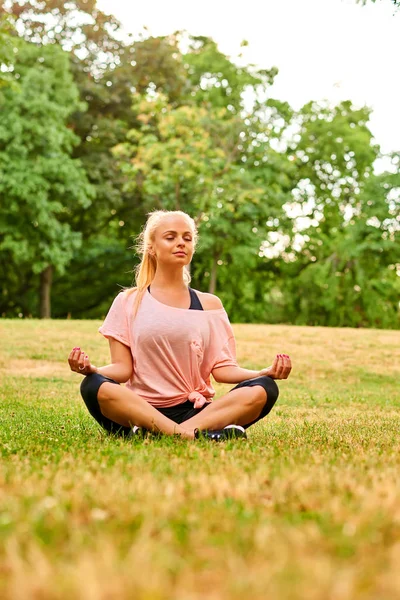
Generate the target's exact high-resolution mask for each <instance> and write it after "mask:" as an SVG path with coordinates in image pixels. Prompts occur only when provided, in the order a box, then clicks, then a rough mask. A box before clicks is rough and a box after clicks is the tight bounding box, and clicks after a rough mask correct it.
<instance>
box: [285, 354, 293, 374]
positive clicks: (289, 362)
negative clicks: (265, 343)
mask: <svg viewBox="0 0 400 600" xmlns="http://www.w3.org/2000/svg"><path fill="white" fill-rule="evenodd" d="M286 368H287V376H286V378H288V377H289V375H290V371H291V370H292V361H291V360H290V356H288V355H287V354H286Z"/></svg>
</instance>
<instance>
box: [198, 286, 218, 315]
mask: <svg viewBox="0 0 400 600" xmlns="http://www.w3.org/2000/svg"><path fill="white" fill-rule="evenodd" d="M194 291H195V292H196V294H198V296H199V300H200V302H201V305H202V307H203V308H204V310H215V309H218V308H224V306H223V304H222V302H221V300H220V299H219V298H218V296H215V295H214V294H207V293H206V292H200V291H199V290H194Z"/></svg>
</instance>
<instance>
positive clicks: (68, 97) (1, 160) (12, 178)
mask: <svg viewBox="0 0 400 600" xmlns="http://www.w3.org/2000/svg"><path fill="white" fill-rule="evenodd" d="M13 43H14V49H15V51H14V60H13V63H12V65H11V66H12V71H11V72H12V75H13V85H10V86H6V87H3V88H0V198H1V205H2V211H1V216H0V250H1V253H2V255H3V257H7V260H8V261H10V262H12V264H13V265H14V267H17V268H19V267H20V266H23V265H27V264H29V265H30V268H31V269H32V272H33V273H40V272H41V271H42V270H43V269H44V268H45V267H47V266H48V265H52V266H53V267H54V268H55V270H56V271H57V272H59V273H64V272H65V269H66V266H67V265H68V263H69V262H70V260H71V258H72V256H73V252H74V250H76V249H77V248H79V247H80V246H81V243H82V235H81V232H80V231H76V230H74V229H73V228H71V225H70V223H69V222H68V218H67V216H68V212H69V209H70V208H71V207H72V206H74V205H79V206H80V207H83V208H85V207H88V206H89V205H90V203H91V197H92V191H91V188H90V186H89V185H88V182H87V178H86V174H85V172H84V170H83V169H82V166H81V164H80V162H79V161H78V160H74V159H72V158H71V157H70V155H71V153H72V149H73V147H74V145H76V143H77V141H78V139H77V137H76V136H75V134H74V133H73V131H72V130H71V129H68V128H67V126H66V122H67V119H68V116H69V115H70V114H71V112H72V110H73V109H74V107H77V106H78V93H77V89H76V86H75V85H74V83H73V80H72V77H71V73H70V71H69V68H68V58H67V56H66V55H65V53H64V52H63V51H62V50H61V49H60V48H58V47H57V46H46V47H44V48H40V47H38V46H35V45H33V44H29V43H26V42H24V41H22V40H17V39H14V42H13ZM3 293H4V292H3ZM10 301H11V302H12V299H8V302H10Z"/></svg>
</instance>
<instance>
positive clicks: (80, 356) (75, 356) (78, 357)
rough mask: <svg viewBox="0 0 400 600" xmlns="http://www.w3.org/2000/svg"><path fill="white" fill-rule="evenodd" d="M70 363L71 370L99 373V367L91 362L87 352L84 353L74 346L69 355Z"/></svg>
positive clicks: (86, 373) (83, 373)
mask: <svg viewBox="0 0 400 600" xmlns="http://www.w3.org/2000/svg"><path fill="white" fill-rule="evenodd" d="M68 363H69V366H70V368H71V371H76V372H77V373H80V374H81V375H90V373H97V372H98V370H97V367H95V366H94V365H91V364H90V360H89V357H88V355H87V354H85V353H84V351H83V350H81V349H80V348H73V349H72V350H71V352H70V354H69V356H68Z"/></svg>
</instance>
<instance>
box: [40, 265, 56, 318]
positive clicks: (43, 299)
mask: <svg viewBox="0 0 400 600" xmlns="http://www.w3.org/2000/svg"><path fill="white" fill-rule="evenodd" d="M52 280H53V267H52V265H49V266H48V267H46V268H45V269H44V271H42V272H41V273H40V313H39V314H40V318H41V319H51V301H50V295H51V284H52Z"/></svg>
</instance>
